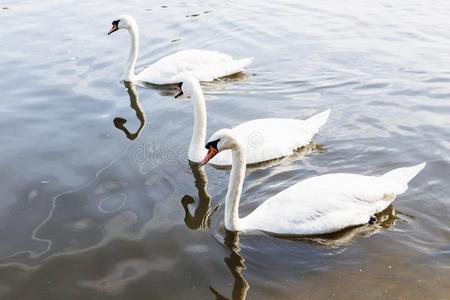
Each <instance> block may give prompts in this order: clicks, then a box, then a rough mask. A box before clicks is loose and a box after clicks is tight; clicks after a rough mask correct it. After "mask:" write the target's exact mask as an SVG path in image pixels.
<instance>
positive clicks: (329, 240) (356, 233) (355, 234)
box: [273, 205, 398, 248]
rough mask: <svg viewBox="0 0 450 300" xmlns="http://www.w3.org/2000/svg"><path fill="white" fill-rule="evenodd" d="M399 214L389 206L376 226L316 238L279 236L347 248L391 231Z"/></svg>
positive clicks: (380, 216)
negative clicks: (372, 236) (362, 238)
mask: <svg viewBox="0 0 450 300" xmlns="http://www.w3.org/2000/svg"><path fill="white" fill-rule="evenodd" d="M396 215H397V212H396V210H395V208H394V206H392V205H389V206H388V207H387V208H386V209H385V210H383V211H382V212H380V213H378V214H376V217H377V221H376V222H375V223H374V224H365V225H361V226H354V227H350V228H346V229H343V230H341V231H337V232H333V233H328V234H323V235H316V236H304V237H295V236H286V235H284V236H278V235H273V236H276V237H280V238H286V239H291V240H295V241H305V242H308V243H312V244H315V245H320V246H324V247H329V248H337V247H341V246H347V245H350V244H352V243H353V242H354V241H355V240H356V239H357V238H359V237H369V236H371V235H373V234H375V233H377V232H379V231H381V230H383V229H389V228H390V227H391V226H392V225H394V223H395V221H396V220H397V219H398V218H397V216H396Z"/></svg>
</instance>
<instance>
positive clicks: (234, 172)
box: [225, 143, 247, 231]
mask: <svg viewBox="0 0 450 300" xmlns="http://www.w3.org/2000/svg"><path fill="white" fill-rule="evenodd" d="M231 155H232V158H231V172H230V180H229V181H228V192H227V196H226V198H225V228H226V229H228V230H230V231H240V230H241V228H240V226H239V225H240V224H239V201H240V199H241V192H242V185H243V183H244V177H245V168H246V163H247V162H246V156H245V150H244V149H243V148H242V147H241V145H240V144H239V143H238V144H237V147H236V148H233V149H232V150H231Z"/></svg>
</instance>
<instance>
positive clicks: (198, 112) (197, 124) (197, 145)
mask: <svg viewBox="0 0 450 300" xmlns="http://www.w3.org/2000/svg"><path fill="white" fill-rule="evenodd" d="M192 104H193V106H194V129H193V131H192V138H191V144H190V145H189V159H190V160H191V161H193V162H200V161H202V159H203V157H204V156H205V153H206V149H205V139H206V103H205V97H204V96H203V92H202V89H201V87H200V85H195V86H194V89H193V93H192Z"/></svg>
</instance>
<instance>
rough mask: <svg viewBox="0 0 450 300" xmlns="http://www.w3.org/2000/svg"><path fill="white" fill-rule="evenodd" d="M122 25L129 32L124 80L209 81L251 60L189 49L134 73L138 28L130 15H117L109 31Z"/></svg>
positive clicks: (115, 29) (239, 70)
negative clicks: (129, 38) (129, 39)
mask: <svg viewBox="0 0 450 300" xmlns="http://www.w3.org/2000/svg"><path fill="white" fill-rule="evenodd" d="M121 28H124V29H126V30H128V32H129V33H130V35H131V51H130V56H129V58H128V63H127V66H126V68H125V72H124V74H123V80H125V81H137V82H144V83H151V84H158V85H161V84H173V83H179V82H180V81H181V78H183V77H186V76H188V75H189V76H193V77H195V78H197V79H198V80H200V81H212V80H214V79H215V78H219V77H224V76H228V75H232V74H235V73H238V72H242V71H243V70H244V67H245V66H247V65H249V64H250V63H251V62H252V58H243V59H238V60H234V59H233V58H232V57H231V56H229V55H227V54H224V53H220V52H217V51H207V50H198V49H189V50H183V51H179V52H176V53H174V54H171V55H168V56H166V57H163V58H161V59H160V60H158V61H157V62H155V63H154V64H152V65H150V66H148V67H147V68H145V69H144V70H143V71H142V72H141V73H139V74H135V73H134V68H135V65H136V60H137V56H138V48H139V29H138V26H137V23H136V21H135V20H134V18H133V17H131V16H127V15H124V16H120V17H119V19H117V20H115V21H113V22H112V28H111V30H110V31H109V32H108V35H109V34H111V33H113V32H115V31H117V30H119V29H121Z"/></svg>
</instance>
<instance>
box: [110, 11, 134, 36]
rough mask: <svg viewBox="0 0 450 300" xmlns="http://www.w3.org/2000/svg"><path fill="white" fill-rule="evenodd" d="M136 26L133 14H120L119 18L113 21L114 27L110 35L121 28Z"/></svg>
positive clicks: (128, 28)
mask: <svg viewBox="0 0 450 300" xmlns="http://www.w3.org/2000/svg"><path fill="white" fill-rule="evenodd" d="M135 27H136V21H135V20H134V18H133V17H132V16H128V15H123V16H119V18H118V19H117V20H114V21H112V28H111V30H110V31H109V32H108V35H110V34H111V33H113V32H116V31H117V30H119V29H122V28H123V29H127V30H130V29H131V28H135Z"/></svg>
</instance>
